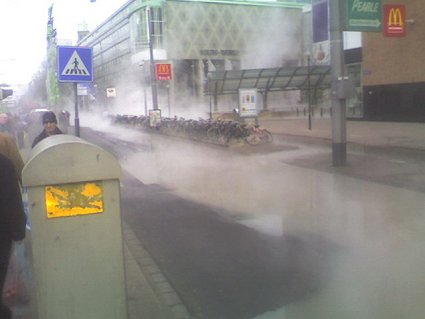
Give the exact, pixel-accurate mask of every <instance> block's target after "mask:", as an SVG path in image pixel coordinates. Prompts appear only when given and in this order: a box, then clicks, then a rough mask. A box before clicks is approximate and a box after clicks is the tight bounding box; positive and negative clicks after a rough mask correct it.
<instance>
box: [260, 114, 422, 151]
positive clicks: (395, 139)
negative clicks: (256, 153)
mask: <svg viewBox="0 0 425 319" xmlns="http://www.w3.org/2000/svg"><path fill="white" fill-rule="evenodd" d="M259 123H260V126H261V127H263V128H266V129H268V130H269V131H270V132H272V133H273V134H283V135H289V136H300V137H309V138H314V139H322V140H325V141H329V143H332V124H331V119H330V118H326V119H315V118H313V119H312V125H311V126H312V129H311V130H308V120H307V118H302V119H301V118H300V119H260V120H259ZM346 127H347V143H355V144H359V145H364V146H377V147H394V148H405V149H417V150H425V123H398V122H366V121H347V126H346Z"/></svg>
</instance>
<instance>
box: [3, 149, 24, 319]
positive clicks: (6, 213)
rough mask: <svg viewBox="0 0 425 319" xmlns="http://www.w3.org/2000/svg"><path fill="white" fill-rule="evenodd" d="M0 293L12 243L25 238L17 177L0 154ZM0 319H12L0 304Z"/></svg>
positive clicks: (11, 166) (7, 159)
mask: <svg viewBox="0 0 425 319" xmlns="http://www.w3.org/2000/svg"><path fill="white" fill-rule="evenodd" d="M0 207H1V209H0V219H1V221H0V293H2V295H3V288H4V283H5V280H6V274H7V268H8V265H9V260H10V255H11V251H12V243H13V242H14V241H19V240H22V239H24V238H25V224H26V217H25V212H24V207H23V204H22V197H21V189H20V187H19V182H18V175H17V172H16V169H15V167H14V165H13V163H12V161H11V160H10V159H9V158H7V157H6V156H4V155H2V154H0ZM0 318H2V319H10V318H12V312H11V310H10V309H9V308H8V307H7V306H6V305H5V304H3V300H1V302H0Z"/></svg>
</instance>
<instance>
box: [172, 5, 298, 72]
mask: <svg viewBox="0 0 425 319" xmlns="http://www.w3.org/2000/svg"><path fill="white" fill-rule="evenodd" d="M166 24H167V32H166V35H165V36H166V43H167V47H166V49H167V51H168V54H169V57H170V58H171V59H176V60H179V59H225V58H229V59H232V58H238V59H242V60H243V57H244V56H246V55H250V54H251V55H253V56H258V52H259V51H264V52H266V51H269V52H270V51H274V52H275V53H276V54H275V55H276V57H275V60H278V61H276V62H275V64H276V65H281V64H282V60H285V58H287V59H297V55H298V53H299V50H300V46H301V44H300V40H299V39H301V34H302V12H301V10H299V9H290V8H278V7H262V6H241V5H228V4H217V3H201V2H167V4H166ZM289 49H290V50H289Z"/></svg>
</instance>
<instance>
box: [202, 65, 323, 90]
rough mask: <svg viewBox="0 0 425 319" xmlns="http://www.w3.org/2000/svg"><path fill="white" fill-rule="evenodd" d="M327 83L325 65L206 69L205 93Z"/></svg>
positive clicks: (308, 87) (317, 86) (318, 86)
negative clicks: (230, 69) (228, 69)
mask: <svg viewBox="0 0 425 319" xmlns="http://www.w3.org/2000/svg"><path fill="white" fill-rule="evenodd" d="M330 86H331V67H330V66H329V65H313V66H297V67H281V68H268V69H246V70H232V71H215V72H210V73H208V83H207V87H206V91H205V94H206V95H224V94H238V93H239V89H253V88H256V89H257V90H258V91H259V92H265V93H267V92H272V91H291V90H300V91H302V90H318V89H327V88H329V87H330Z"/></svg>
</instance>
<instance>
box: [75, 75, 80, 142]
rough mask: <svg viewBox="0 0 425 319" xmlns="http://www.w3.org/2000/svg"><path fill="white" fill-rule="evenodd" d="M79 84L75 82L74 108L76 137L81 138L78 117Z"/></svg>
mask: <svg viewBox="0 0 425 319" xmlns="http://www.w3.org/2000/svg"><path fill="white" fill-rule="evenodd" d="M77 85H78V84H77V82H74V108H75V118H74V129H75V136H77V137H80V118H79V115H78V87H77Z"/></svg>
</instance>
